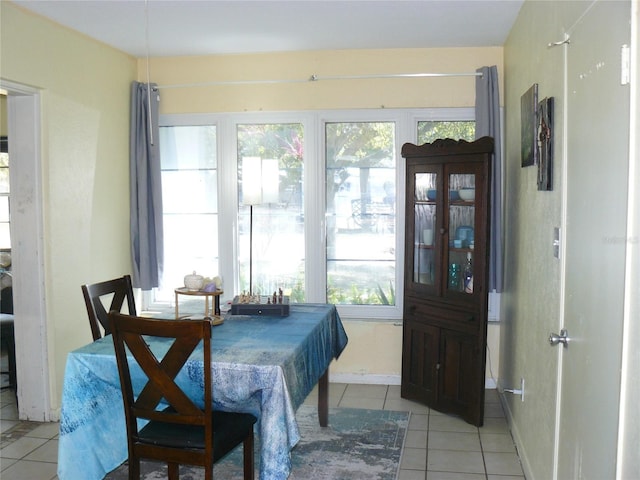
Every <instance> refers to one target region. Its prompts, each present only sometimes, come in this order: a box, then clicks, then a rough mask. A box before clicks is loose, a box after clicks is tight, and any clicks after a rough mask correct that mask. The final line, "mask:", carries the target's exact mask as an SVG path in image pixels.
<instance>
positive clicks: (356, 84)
mask: <svg viewBox="0 0 640 480" xmlns="http://www.w3.org/2000/svg"><path fill="white" fill-rule="evenodd" d="M502 53H503V52H502V48H466V49H462V48H446V49H402V50H397V49H385V50H365V51H362V50H341V51H321V52H295V53H278V54H252V55H217V56H198V57H176V58H154V59H151V60H150V62H149V65H148V66H149V69H148V70H149V72H150V79H151V81H152V82H154V83H157V84H158V85H159V86H160V89H161V98H162V100H161V107H160V111H161V113H163V114H185V113H218V112H243V111H250V112H258V111H302V110H319V109H322V110H331V109H366V108H381V107H384V108H430V107H431V108H433V107H473V106H474V105H475V77H473V76H461V77H436V78H418V79H415V78H410V79H405V78H402V79H398V78H394V79H348V80H323V79H322V78H323V77H335V76H364V75H376V74H403V73H473V72H475V71H476V69H478V68H479V67H482V66H485V65H497V67H498V72H499V78H500V79H502V77H503V75H502ZM146 75H147V63H146V60H144V59H140V60H138V78H139V80H140V81H146ZM311 75H317V76H318V77H319V78H320V80H318V81H315V82H310V81H306V80H307V79H309V77H310V76H311ZM264 80H283V81H287V82H286V83H269V84H257V83H247V84H242V85H221V84H212V83H214V82H257V81H264ZM297 80H302V81H301V82H297ZM290 81H296V82H290ZM207 84H208V85H207ZM163 87H164V88H163ZM500 91H502V88H501V89H500ZM344 323H345V329H346V331H347V334H348V335H349V346H348V348H347V349H346V350H345V352H344V353H343V354H342V356H341V357H340V359H339V360H338V361H337V362H336V363H335V364H334V365H333V366H332V369H331V372H332V374H333V375H334V379H335V378H338V379H340V378H347V379H350V380H351V381H353V379H354V378H355V379H356V380H357V379H358V376H365V375H368V376H369V378H368V380H367V381H370V380H371V379H372V378H374V377H376V376H377V377H378V379H379V380H381V381H384V380H385V378H387V379H388V378H389V377H395V378H396V379H398V380H399V376H400V372H401V358H402V326H401V322H395V323H393V322H389V321H371V320H362V321H360V320H351V319H350V320H345V322H344ZM488 341H489V349H490V351H491V361H492V366H493V371H494V372H496V373H497V368H498V363H499V344H498V341H499V324H497V323H492V324H490V325H489V331H488ZM490 377H491V374H490V368H489V365H487V378H490ZM490 384H491V382H490Z"/></svg>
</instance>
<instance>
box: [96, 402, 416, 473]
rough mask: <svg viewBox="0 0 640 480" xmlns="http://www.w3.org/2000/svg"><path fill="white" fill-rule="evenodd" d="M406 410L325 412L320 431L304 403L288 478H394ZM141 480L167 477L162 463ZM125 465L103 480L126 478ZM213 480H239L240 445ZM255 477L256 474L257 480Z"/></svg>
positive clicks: (150, 466)
mask: <svg viewBox="0 0 640 480" xmlns="http://www.w3.org/2000/svg"><path fill="white" fill-rule="evenodd" d="M409 415H410V414H409V413H408V412H392V411H386V410H365V409H356V408H332V409H329V426H328V427H326V428H322V427H320V425H319V424H318V414H317V409H316V408H315V407H312V406H307V405H303V406H301V407H300V408H299V409H298V412H297V413H296V419H297V421H298V425H299V427H300V435H301V440H300V442H299V443H298V445H296V447H295V448H294V449H293V450H292V452H291V462H292V464H293V469H292V472H291V475H290V476H289V479H290V480H395V478H396V475H397V471H398V466H399V464H400V458H401V455H402V447H403V444H404V439H405V434H406V431H407V428H408V425H409ZM259 442H260V439H259V437H256V445H255V448H256V450H255V452H256V472H257V470H258V469H259V455H258V452H259V451H260V444H259ZM140 469H141V475H140V478H141V479H142V480H160V479H166V478H167V473H166V472H167V469H166V466H165V465H162V464H160V463H157V462H150V461H143V462H142V464H141V467H140ZM127 474H128V467H127V465H126V463H125V464H123V465H121V466H120V467H118V468H117V469H116V470H114V471H113V472H111V473H109V474H108V475H107V476H106V477H105V480H126V479H127V478H128V477H127ZM213 476H214V478H217V479H221V480H242V478H243V476H242V447H239V448H237V449H236V450H234V451H233V452H231V453H230V454H229V455H228V456H227V457H225V458H223V459H222V460H220V461H219V462H218V463H216V464H215V466H214V468H213ZM257 477H258V475H257V473H256V478H257ZM203 478H204V472H203V470H202V469H201V468H198V467H192V466H181V467H180V479H181V480H201V479H203Z"/></svg>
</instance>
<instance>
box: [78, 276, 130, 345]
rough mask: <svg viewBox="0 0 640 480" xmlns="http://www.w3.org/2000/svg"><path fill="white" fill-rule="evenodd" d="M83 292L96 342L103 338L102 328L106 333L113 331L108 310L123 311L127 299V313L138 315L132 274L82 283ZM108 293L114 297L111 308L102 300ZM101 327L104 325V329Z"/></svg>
mask: <svg viewBox="0 0 640 480" xmlns="http://www.w3.org/2000/svg"><path fill="white" fill-rule="evenodd" d="M82 294H83V295H84V303H85V305H86V306H87V313H88V315H89V325H90V326H91V334H92V335H93V341H94V342H95V341H96V340H98V339H100V338H102V330H104V335H108V334H109V333H111V328H110V327H109V318H108V312H110V311H111V310H117V311H119V312H120V311H122V306H123V305H124V301H125V300H126V301H127V308H128V312H127V313H128V314H129V315H136V303H135V299H134V298H133V286H132V284H131V276H130V275H125V276H123V277H120V278H114V279H113V280H107V281H104V282H100V283H94V284H92V285H82ZM108 295H113V298H112V299H111V304H110V306H109V308H108V309H106V308H105V307H104V303H103V302H102V297H107V296H108ZM100 327H102V330H101V329H100Z"/></svg>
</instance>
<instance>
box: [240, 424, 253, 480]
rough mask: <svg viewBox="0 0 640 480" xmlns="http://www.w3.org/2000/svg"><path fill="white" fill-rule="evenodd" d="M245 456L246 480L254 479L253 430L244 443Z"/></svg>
mask: <svg viewBox="0 0 640 480" xmlns="http://www.w3.org/2000/svg"><path fill="white" fill-rule="evenodd" d="M242 451H243V456H244V480H253V478H254V473H253V470H254V468H255V466H254V462H253V460H254V457H253V432H251V433H250V434H249V435H247V438H245V439H244V442H243V445H242Z"/></svg>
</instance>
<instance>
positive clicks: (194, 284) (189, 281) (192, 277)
mask: <svg viewBox="0 0 640 480" xmlns="http://www.w3.org/2000/svg"><path fill="white" fill-rule="evenodd" d="M184 286H185V287H186V288H187V290H190V291H192V292H197V291H199V290H202V287H203V286H204V277H203V276H202V275H198V274H197V273H196V271H195V270H194V271H193V273H191V274H189V275H185V277H184Z"/></svg>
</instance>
